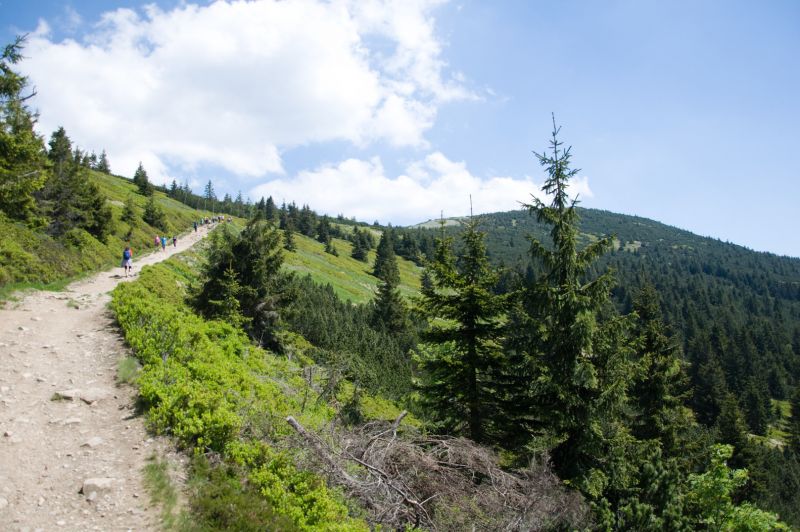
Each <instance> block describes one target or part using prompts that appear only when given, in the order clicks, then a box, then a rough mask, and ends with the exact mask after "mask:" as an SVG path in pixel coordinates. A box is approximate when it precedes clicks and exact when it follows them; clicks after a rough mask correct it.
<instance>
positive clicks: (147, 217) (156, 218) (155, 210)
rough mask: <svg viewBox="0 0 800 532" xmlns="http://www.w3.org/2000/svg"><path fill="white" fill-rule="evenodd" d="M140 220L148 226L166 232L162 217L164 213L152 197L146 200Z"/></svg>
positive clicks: (164, 221) (163, 217) (164, 220)
mask: <svg viewBox="0 0 800 532" xmlns="http://www.w3.org/2000/svg"><path fill="white" fill-rule="evenodd" d="M142 220H144V221H145V223H147V224H148V225H151V226H153V227H156V228H158V229H161V230H162V231H166V230H167V220H166V217H165V216H164V211H162V210H161V207H159V206H158V204H157V203H156V200H155V198H154V197H153V196H150V197H149V198H147V203H145V206H144V214H143V215H142Z"/></svg>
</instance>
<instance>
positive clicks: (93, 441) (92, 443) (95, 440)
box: [81, 436, 103, 449]
mask: <svg viewBox="0 0 800 532" xmlns="http://www.w3.org/2000/svg"><path fill="white" fill-rule="evenodd" d="M102 443H103V438H101V437H99V436H94V437H92V438H89V439H88V440H87V441H86V442H85V443H84V444H83V445H81V447H89V448H91V449H94V448H95V447H97V446H98V445H102Z"/></svg>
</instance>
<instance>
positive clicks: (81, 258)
mask: <svg viewBox="0 0 800 532" xmlns="http://www.w3.org/2000/svg"><path fill="white" fill-rule="evenodd" d="M90 179H91V180H92V181H93V182H94V183H96V184H97V186H98V187H99V188H100V190H101V192H102V194H103V195H104V196H106V198H107V199H106V201H107V203H108V204H109V206H110V207H111V210H112V212H113V222H112V230H111V234H110V235H109V236H108V238H107V239H106V241H105V242H100V241H98V240H97V239H95V238H94V237H92V236H91V235H89V234H88V233H86V232H85V231H80V230H79V231H71V232H70V233H68V234H67V235H65V237H63V238H60V239H53V238H52V237H50V236H49V235H48V234H46V232H44V231H42V230H34V229H31V228H30V227H28V226H26V225H25V224H21V223H17V222H13V221H11V220H9V219H7V218H5V217H3V216H2V214H0V299H2V298H4V297H7V296H8V294H10V293H11V292H13V291H15V290H18V289H21V288H28V287H34V288H58V287H60V286H63V285H64V284H65V283H66V282H67V281H68V280H70V279H73V278H76V277H80V276H82V275H85V274H86V273H90V272H94V271H98V270H101V269H104V268H109V267H111V266H113V265H115V264H118V263H119V260H120V257H121V254H122V250H123V249H124V247H125V245H127V244H128V243H129V244H130V245H131V246H132V247H133V250H134V260H135V259H136V257H138V256H141V254H142V253H144V252H147V251H149V250H152V249H153V248H154V245H153V237H154V236H155V235H156V234H159V235H160V234H162V232H163V231H162V230H161V229H157V228H154V227H151V226H150V225H148V224H146V223H145V222H144V221H142V219H141V217H142V214H143V213H144V206H145V203H146V202H147V198H145V197H144V196H142V195H140V194H138V193H137V192H136V187H135V185H134V184H133V183H132V182H131V181H128V180H127V179H123V178H121V177H116V176H110V175H106V174H102V173H99V172H91V171H90ZM129 197H130V198H132V199H133V203H134V205H135V210H136V217H135V220H134V222H133V223H132V224H129V223H127V222H124V221H122V219H121V217H122V214H123V210H124V205H125V201H126V200H127V199H128V198H129ZM154 197H155V200H156V203H157V204H158V205H159V206H160V207H161V209H162V210H163V211H164V215H165V219H166V223H167V228H166V229H167V231H166V232H167V234H168V235H169V236H172V235H180V233H182V232H184V231H187V230H189V229H190V228H191V225H192V221H193V220H195V219H198V218H199V217H200V216H201V215H202V213H201V211H197V210H195V209H192V208H190V207H188V206H186V205H184V204H182V203H180V202H178V201H175V200H173V199H171V198H168V197H167V196H166V195H165V194H164V193H162V192H155V193H154Z"/></svg>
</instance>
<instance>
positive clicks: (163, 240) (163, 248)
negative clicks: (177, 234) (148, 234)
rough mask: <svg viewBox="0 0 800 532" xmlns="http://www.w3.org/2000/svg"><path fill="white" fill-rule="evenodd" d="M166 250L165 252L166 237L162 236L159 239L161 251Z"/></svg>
mask: <svg viewBox="0 0 800 532" xmlns="http://www.w3.org/2000/svg"><path fill="white" fill-rule="evenodd" d="M166 250H167V237H165V236H162V237H161V251H166Z"/></svg>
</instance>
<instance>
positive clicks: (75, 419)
mask: <svg viewBox="0 0 800 532" xmlns="http://www.w3.org/2000/svg"><path fill="white" fill-rule="evenodd" d="M80 422H81V418H79V417H68V418H67V419H65V420H64V425H79V424H80Z"/></svg>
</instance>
